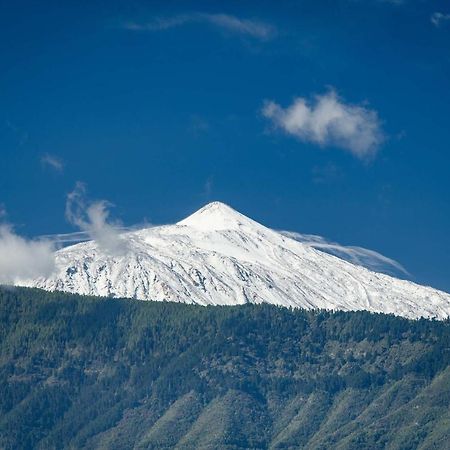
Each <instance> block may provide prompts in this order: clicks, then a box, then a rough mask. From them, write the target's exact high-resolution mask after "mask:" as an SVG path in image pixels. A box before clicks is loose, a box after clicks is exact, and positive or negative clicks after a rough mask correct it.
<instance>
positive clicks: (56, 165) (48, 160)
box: [41, 153, 64, 172]
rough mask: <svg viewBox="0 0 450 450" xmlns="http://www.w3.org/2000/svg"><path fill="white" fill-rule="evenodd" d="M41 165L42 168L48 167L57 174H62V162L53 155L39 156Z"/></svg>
mask: <svg viewBox="0 0 450 450" xmlns="http://www.w3.org/2000/svg"><path fill="white" fill-rule="evenodd" d="M41 164H42V165H43V166H47V167H50V168H51V169H53V170H56V171H57V172H62V171H63V169H64V164H63V162H62V160H61V159H60V158H58V157H56V156H54V155H50V154H49V153H45V154H44V155H42V156H41Z"/></svg>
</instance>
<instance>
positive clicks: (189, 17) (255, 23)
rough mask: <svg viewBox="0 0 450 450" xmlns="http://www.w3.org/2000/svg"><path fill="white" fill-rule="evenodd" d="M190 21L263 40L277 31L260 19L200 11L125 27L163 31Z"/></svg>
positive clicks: (127, 24)
mask: <svg viewBox="0 0 450 450" xmlns="http://www.w3.org/2000/svg"><path fill="white" fill-rule="evenodd" d="M188 23H206V24H209V25H213V26H214V27H216V28H219V29H222V30H225V31H228V32H231V33H234V34H238V35H241V36H250V37H252V38H255V39H259V40H263V41H264V40H269V39H271V38H273V37H274V36H275V35H276V33H277V30H276V28H275V27H274V26H273V25H270V24H268V23H266V22H262V21H260V20H256V19H242V18H240V17H236V16H233V15H230V14H222V13H220V14H219V13H217V14H210V13H200V12H197V13H189V14H179V15H175V16H170V17H158V18H155V19H153V20H152V21H150V22H146V23H138V22H127V23H126V24H125V25H124V28H126V29H128V30H132V31H163V30H168V29H170V28H175V27H179V26H182V25H186V24H188Z"/></svg>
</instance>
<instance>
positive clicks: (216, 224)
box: [26, 202, 450, 319]
mask: <svg viewBox="0 0 450 450" xmlns="http://www.w3.org/2000/svg"><path fill="white" fill-rule="evenodd" d="M121 239H123V240H124V243H125V244H126V252H125V253H121V254H120V255H112V254H106V253H104V252H102V251H101V249H99V248H98V246H97V244H96V243H95V242H94V241H89V242H84V243H80V244H76V245H72V246H70V247H66V248H63V249H61V250H59V251H58V252H57V253H56V265H57V270H56V272H55V274H54V275H52V276H51V277H49V278H39V279H36V280H33V281H31V282H28V283H26V284H27V285H29V286H35V287H39V288H43V289H47V290H61V291H67V292H73V293H78V294H89V295H101V296H111V297H132V298H137V299H142V300H157V301H163V300H167V301H175V302H184V303H196V304H200V305H239V304H244V303H248V302H250V303H264V302H266V303H271V304H275V305H282V306H290V307H301V308H307V309H313V308H323V309H329V310H345V311H348V310H368V311H374V312H384V313H392V314H396V315H400V316H405V317H409V318H419V317H427V318H438V319H444V318H446V317H449V316H450V295H449V294H447V293H444V292H441V291H438V290H436V289H433V288H430V287H425V286H420V285H417V284H414V283H412V282H409V281H406V280H400V279H396V278H393V277H390V276H388V275H385V274H382V273H377V272H373V271H370V270H368V269H366V268H364V267H361V266H357V265H354V264H351V263H349V262H347V261H344V260H342V259H339V258H338V257H336V256H333V255H330V254H327V253H324V252H321V251H319V250H317V249H315V248H313V247H311V246H310V245H305V244H304V243H302V242H299V241H297V240H295V239H291V238H289V237H288V236H285V235H283V234H281V233H278V232H276V231H274V230H271V229H269V228H266V227H264V226H263V225H261V224H259V223H257V222H255V221H253V220H252V219H250V218H248V217H246V216H244V215H242V214H240V213H239V212H237V211H235V210H233V209H232V208H230V207H229V206H227V205H224V204H223V203H220V202H214V203H210V204H208V205H206V206H205V207H203V208H202V209H200V210H199V211H197V212H196V213H194V214H192V215H191V216H189V217H187V218H186V219H184V220H182V221H181V222H178V223H176V224H174V225H164V226H159V227H154V228H148V229H143V230H139V231H132V232H128V233H124V234H122V235H121Z"/></svg>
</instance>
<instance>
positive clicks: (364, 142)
mask: <svg viewBox="0 0 450 450" xmlns="http://www.w3.org/2000/svg"><path fill="white" fill-rule="evenodd" d="M262 114H263V116H264V117H265V118H266V119H269V120H270V121H271V123H272V125H273V126H274V127H275V128H277V129H280V130H282V131H283V132H285V133H286V134H288V135H291V136H294V137H296V138H297V139H299V140H301V141H303V142H311V143H313V144H317V145H319V146H321V147H328V146H334V147H338V148H341V149H343V150H347V151H349V152H350V153H352V154H353V155H354V156H356V157H357V158H360V159H370V158H373V157H374V156H375V154H376V153H377V151H378V149H379V147H380V145H381V144H382V142H383V140H384V134H383V131H382V128H381V123H380V119H379V118H378V114H377V112H376V111H374V110H371V109H368V108H366V107H364V106H360V105H353V104H349V103H345V102H344V101H343V100H342V99H341V98H340V97H339V96H338V95H337V94H336V92H335V91H334V90H331V91H329V92H327V93H325V94H323V95H317V96H316V97H315V98H314V100H313V101H312V102H311V101H308V100H307V99H305V98H303V97H297V98H295V99H294V101H293V103H292V104H291V105H290V106H288V107H286V108H283V107H282V106H280V105H279V104H278V103H275V102H274V101H266V102H265V104H264V106H263V109H262Z"/></svg>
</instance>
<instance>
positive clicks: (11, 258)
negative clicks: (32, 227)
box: [0, 224, 55, 284]
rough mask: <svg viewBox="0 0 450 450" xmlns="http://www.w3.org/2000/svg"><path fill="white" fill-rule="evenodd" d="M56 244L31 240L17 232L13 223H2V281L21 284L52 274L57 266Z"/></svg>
mask: <svg viewBox="0 0 450 450" xmlns="http://www.w3.org/2000/svg"><path fill="white" fill-rule="evenodd" d="M54 251H55V248H54V244H53V243H51V242H50V241H47V240H29V239H25V238H23V237H21V236H19V235H18V234H16V233H15V232H14V230H13V228H12V226H11V225H8V224H1V225H0V283H5V284H19V283H21V282H24V281H26V280H30V279H32V278H37V277H41V276H42V277H46V276H49V275H51V273H52V272H53V270H54V268H55V255H54Z"/></svg>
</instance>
